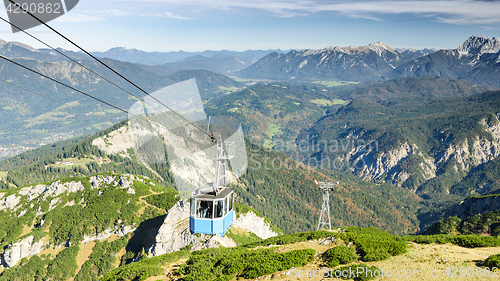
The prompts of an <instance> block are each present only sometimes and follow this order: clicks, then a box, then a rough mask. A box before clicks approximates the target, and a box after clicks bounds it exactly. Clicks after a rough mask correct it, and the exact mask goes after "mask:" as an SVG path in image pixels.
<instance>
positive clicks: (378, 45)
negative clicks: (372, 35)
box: [368, 41, 396, 56]
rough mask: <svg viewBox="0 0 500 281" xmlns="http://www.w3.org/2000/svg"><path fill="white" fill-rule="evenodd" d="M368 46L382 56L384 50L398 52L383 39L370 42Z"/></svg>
mask: <svg viewBox="0 0 500 281" xmlns="http://www.w3.org/2000/svg"><path fill="white" fill-rule="evenodd" d="M368 48H370V49H371V50H373V51H374V52H375V53H377V54H378V55H379V56H382V53H383V52H384V51H389V52H392V53H395V52H396V50H395V49H394V48H393V47H391V46H389V45H387V44H385V43H383V42H381V41H378V42H374V43H371V44H369V45H368Z"/></svg>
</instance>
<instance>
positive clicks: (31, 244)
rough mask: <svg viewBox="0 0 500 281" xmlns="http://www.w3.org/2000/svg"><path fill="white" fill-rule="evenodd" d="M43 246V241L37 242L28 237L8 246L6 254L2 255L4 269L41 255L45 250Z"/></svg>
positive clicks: (0, 257)
mask: <svg viewBox="0 0 500 281" xmlns="http://www.w3.org/2000/svg"><path fill="white" fill-rule="evenodd" d="M43 245H44V243H43V241H42V240H40V241H37V242H35V237H33V236H28V237H26V238H24V239H23V240H21V241H19V242H16V243H13V244H11V245H9V246H8V248H7V249H6V250H5V252H4V253H3V254H1V255H0V260H1V264H2V265H3V266H4V267H13V266H15V265H16V264H17V262H18V261H20V260H21V259H23V258H25V257H28V256H32V255H37V254H39V253H40V252H41V251H42V249H43Z"/></svg>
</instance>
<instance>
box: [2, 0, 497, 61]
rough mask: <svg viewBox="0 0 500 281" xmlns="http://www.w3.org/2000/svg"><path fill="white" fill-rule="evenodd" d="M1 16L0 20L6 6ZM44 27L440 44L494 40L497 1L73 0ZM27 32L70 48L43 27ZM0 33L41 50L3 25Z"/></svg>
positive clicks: (100, 40) (232, 39)
mask: <svg viewBox="0 0 500 281" xmlns="http://www.w3.org/2000/svg"><path fill="white" fill-rule="evenodd" d="M0 14H1V16H2V17H4V18H5V17H6V12H5V9H3V10H2V11H1V12H0ZM49 24H50V25H52V26H53V27H54V28H56V29H58V30H59V31H61V32H62V33H63V34H65V35H66V36H67V37H69V38H71V39H72V40H74V41H75V42H76V43H78V44H80V45H81V46H82V47H84V48H86V49H87V50H90V51H106V50H108V49H109V48H112V47H126V48H137V49H140V50H145V51H163V52H166V51H179V50H184V51H203V50H222V49H228V50H236V51H243V50H247V49H278V48H280V49H285V50H286V49H305V48H312V49H321V48H325V47H328V46H336V45H338V46H348V45H367V44H369V43H371V42H376V41H382V42H384V43H386V44H389V45H391V46H393V47H412V48H424V47H430V48H438V49H439V48H456V47H458V46H459V45H460V44H461V43H462V42H463V41H465V40H466V39H467V38H468V37H469V36H471V35H484V36H488V37H500V1H471V0H452V1H451V0H450V1H448V0H441V1H407V0H394V1H378V0H374V1H370V0H369V1H359V0H351V1H335V0H323V1H318V0H296V1H279V0H254V1H249V0H246V1H245V0H204V1H202V0H135V1H129V0H104V1H95V0H80V2H79V4H78V5H77V6H76V7H75V8H74V9H73V10H71V11H70V12H69V13H68V14H66V15H64V16H62V17H60V18H58V19H56V20H54V21H51V22H50V23H49ZM28 31H29V32H31V33H33V34H34V35H35V36H37V37H39V38H41V39H42V40H44V41H46V42H48V43H49V44H51V45H53V46H57V47H63V48H65V49H71V50H75V48H74V47H72V46H71V45H69V44H68V43H66V42H65V41H63V40H62V39H60V38H59V37H58V36H56V35H54V34H52V33H51V32H50V31H48V30H47V29H46V28H45V27H36V28H33V29H30V30H28ZM0 38H2V39H3V40H6V41H19V42H22V43H25V44H29V45H31V46H34V47H42V46H41V45H40V44H39V43H37V42H35V41H34V40H32V39H30V38H28V37H27V36H26V35H24V34H21V33H19V34H12V32H11V29H10V26H8V25H7V24H5V23H3V22H2V23H1V24H0Z"/></svg>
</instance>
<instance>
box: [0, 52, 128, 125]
mask: <svg viewBox="0 0 500 281" xmlns="http://www.w3.org/2000/svg"><path fill="white" fill-rule="evenodd" d="M0 58H2V59H4V60H6V61H8V62H10V63H13V64H15V65H17V66H19V67H22V68H24V69H26V70H29V71H31V72H33V73H35V74H38V75H40V76H42V77H45V78H47V79H49V80H51V81H53V82H56V83H58V84H61V85H63V86H65V87H67V88H69V89H71V90H73V91H77V92H79V93H80V94H83V95H85V96H87V97H89V98H92V99H95V100H97V101H99V102H102V103H104V104H106V105H109V106H111V107H113V108H115V109H118V110H120V111H122V112H124V113H127V114H131V115H134V114H132V113H129V112H128V111H127V110H125V109H121V108H119V107H118V106H115V105H112V104H110V103H108V102H105V101H103V100H101V99H99V98H96V97H94V96H92V95H89V94H87V93H85V92H83V91H80V90H78V89H76V88H74V87H72V86H70V85H67V84H65V83H63V82H60V81H58V80H56V79H54V78H52V77H50V76H47V75H45V74H43V73H40V72H38V71H36V70H33V69H31V68H29V67H26V66H24V65H22V64H20V63H17V62H15V61H13V60H11V59H9V58H7V57H5V56H3V55H0ZM134 116H135V115H134Z"/></svg>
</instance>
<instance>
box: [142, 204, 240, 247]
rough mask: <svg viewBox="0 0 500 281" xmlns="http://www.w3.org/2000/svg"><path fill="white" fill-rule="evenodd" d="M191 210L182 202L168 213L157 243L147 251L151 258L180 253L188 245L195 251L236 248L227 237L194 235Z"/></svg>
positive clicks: (156, 240) (188, 205)
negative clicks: (190, 216)
mask: <svg viewBox="0 0 500 281" xmlns="http://www.w3.org/2000/svg"><path fill="white" fill-rule="evenodd" d="M189 210H190V204H189V202H186V201H184V200H180V201H178V202H177V204H175V205H174V206H173V207H172V208H171V209H170V210H169V211H168V213H167V215H166V216H165V220H164V222H163V224H162V226H161V227H160V229H159V230H158V234H157V235H156V238H155V243H154V244H153V246H151V248H149V249H148V250H147V252H148V254H149V255H150V256H159V255H163V254H166V253H172V252H175V251H179V250H180V249H182V248H184V247H186V246H187V245H192V249H193V250H201V249H206V248H218V247H220V246H223V247H235V246H236V243H235V242H234V241H233V240H232V239H230V238H227V237H220V236H219V235H204V234H201V235H198V236H197V235H194V234H192V233H191V230H190V229H189Z"/></svg>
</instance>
